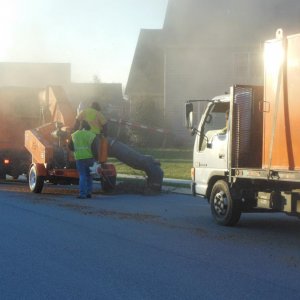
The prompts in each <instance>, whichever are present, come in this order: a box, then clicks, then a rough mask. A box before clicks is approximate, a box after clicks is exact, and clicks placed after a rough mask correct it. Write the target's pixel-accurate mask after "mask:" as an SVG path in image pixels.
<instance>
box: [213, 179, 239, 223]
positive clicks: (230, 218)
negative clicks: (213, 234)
mask: <svg viewBox="0 0 300 300" xmlns="http://www.w3.org/2000/svg"><path fill="white" fill-rule="evenodd" d="M210 208H211V213H212V215H213V218H214V220H215V222H216V223H217V224H220V225H224V226H234V225H235V224H236V223H237V222H238V221H239V219H240V217H241V202H240V201H239V199H238V198H237V197H234V190H233V189H230V188H229V186H228V184H227V183H226V182H225V181H224V180H219V181H217V182H216V183H215V185H214V186H213V189H212V191H211V195H210Z"/></svg>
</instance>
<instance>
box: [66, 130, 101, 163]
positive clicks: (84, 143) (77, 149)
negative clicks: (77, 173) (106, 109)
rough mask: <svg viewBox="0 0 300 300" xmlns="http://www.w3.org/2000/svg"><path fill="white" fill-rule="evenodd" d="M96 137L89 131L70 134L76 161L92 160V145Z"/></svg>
mask: <svg viewBox="0 0 300 300" xmlns="http://www.w3.org/2000/svg"><path fill="white" fill-rule="evenodd" d="M95 137H96V135H95V134H94V133H92V132H91V131H89V130H77V131H75V132H74V133H73V134H72V141H73V144H74V157H75V159H76V160H79V159H87V158H93V152H92V147H91V146H92V143H93V140H94V139H95Z"/></svg>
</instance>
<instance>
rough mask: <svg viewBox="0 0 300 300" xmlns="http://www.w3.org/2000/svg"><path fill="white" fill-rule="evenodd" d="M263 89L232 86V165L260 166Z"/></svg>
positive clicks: (234, 166) (242, 166)
mask: <svg viewBox="0 0 300 300" xmlns="http://www.w3.org/2000/svg"><path fill="white" fill-rule="evenodd" d="M262 95H263V89H262V87H255V86H235V87H234V88H233V108H232V109H233V112H232V167H233V168H254V167H255V168H261V162H262V111H261V110H260V105H259V102H261V101H262Z"/></svg>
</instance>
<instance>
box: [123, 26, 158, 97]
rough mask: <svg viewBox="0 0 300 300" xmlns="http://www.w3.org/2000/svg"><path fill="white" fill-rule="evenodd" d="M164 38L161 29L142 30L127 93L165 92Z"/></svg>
mask: <svg viewBox="0 0 300 300" xmlns="http://www.w3.org/2000/svg"><path fill="white" fill-rule="evenodd" d="M162 40H163V39H162V30H160V29H142V30H141V31H140V35H139V38H138V42H137V46H136V49H135V54H134V57H133V61H132V65H131V70H130V73H129V77H128V82H127V86H126V90H125V94H127V95H128V94H135V93H150V94H160V93H162V92H163V66H164V64H163V59H164V54H163V46H162Z"/></svg>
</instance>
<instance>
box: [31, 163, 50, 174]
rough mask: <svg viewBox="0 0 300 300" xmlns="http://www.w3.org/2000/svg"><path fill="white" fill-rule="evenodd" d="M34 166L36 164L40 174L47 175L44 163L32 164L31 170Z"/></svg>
mask: <svg viewBox="0 0 300 300" xmlns="http://www.w3.org/2000/svg"><path fill="white" fill-rule="evenodd" d="M32 166H35V168H36V171H37V175H38V176H44V177H46V176H47V170H46V168H45V166H44V164H36V163H33V164H31V165H30V167H29V170H30V169H31V167H32Z"/></svg>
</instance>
